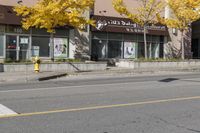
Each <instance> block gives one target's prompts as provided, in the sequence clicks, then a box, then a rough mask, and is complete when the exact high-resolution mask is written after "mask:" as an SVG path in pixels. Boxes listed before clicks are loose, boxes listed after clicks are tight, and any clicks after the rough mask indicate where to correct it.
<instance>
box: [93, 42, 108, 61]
mask: <svg viewBox="0 0 200 133" xmlns="http://www.w3.org/2000/svg"><path fill="white" fill-rule="evenodd" d="M106 43H107V41H106V40H92V58H93V59H94V60H98V59H104V58H106Z"/></svg>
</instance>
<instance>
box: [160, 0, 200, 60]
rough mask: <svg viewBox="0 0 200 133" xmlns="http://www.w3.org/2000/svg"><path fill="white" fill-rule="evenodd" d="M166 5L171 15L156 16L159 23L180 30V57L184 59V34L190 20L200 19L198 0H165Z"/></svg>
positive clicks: (199, 1)
mask: <svg viewBox="0 0 200 133" xmlns="http://www.w3.org/2000/svg"><path fill="white" fill-rule="evenodd" d="M166 2H167V6H168V8H169V10H170V11H171V16H170V17H168V18H162V17H160V16H158V19H159V21H160V22H161V23H163V24H165V25H167V26H168V27H170V28H177V29H179V30H180V32H181V58H182V59H185V42H184V34H185V32H187V31H188V30H189V28H190V26H191V24H192V22H194V21H196V20H198V19H200V0H167V1H166Z"/></svg>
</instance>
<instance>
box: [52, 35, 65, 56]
mask: <svg viewBox="0 0 200 133" xmlns="http://www.w3.org/2000/svg"><path fill="white" fill-rule="evenodd" d="M54 57H61V58H67V57H68V39H66V38H54Z"/></svg>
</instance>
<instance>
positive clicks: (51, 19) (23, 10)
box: [14, 0, 94, 60]
mask: <svg viewBox="0 0 200 133" xmlns="http://www.w3.org/2000/svg"><path fill="white" fill-rule="evenodd" d="M93 6H94V0H38V2H37V3H36V4H35V5H33V6H31V7H28V6H24V5H21V4H19V5H17V6H16V7H14V11H16V12H17V15H19V16H22V27H23V28H25V29H29V28H30V27H35V28H44V29H47V32H50V33H54V32H55V28H56V27H62V26H72V27H75V28H78V29H83V28H85V26H86V25H87V24H91V25H94V21H93V20H91V19H89V18H87V17H86V16H84V13H86V12H89V11H90V9H91V8H93ZM50 46H51V47H50V55H51V59H52V60H54V50H53V49H54V42H53V34H51V41H50Z"/></svg>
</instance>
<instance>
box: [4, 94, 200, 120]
mask: <svg viewBox="0 0 200 133" xmlns="http://www.w3.org/2000/svg"><path fill="white" fill-rule="evenodd" d="M199 99H200V96H194V97H182V98H173V99H162V100H154V101H144V102H135V103H126V104H113V105H105V106H93V107H84V108H74V109H62V110H52V111H43V112H32V113H22V114H11V115H4V116H0V118H12V117H23V116H24V117H25V116H35V115H47V114H55V113H63V112H78V111H87V110H97V109H107V108H120V107H128V106H136V105H146V104H156V103H167V102H176V101H185V100H199Z"/></svg>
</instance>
